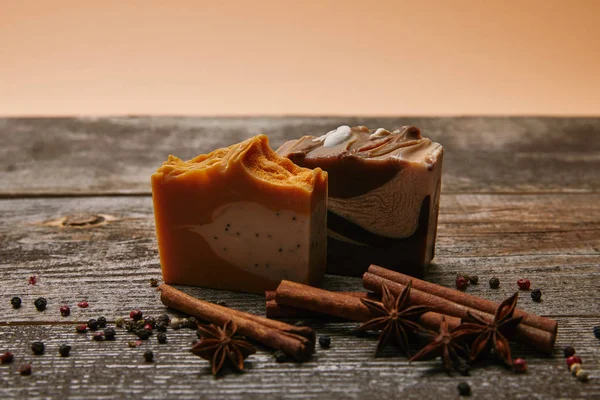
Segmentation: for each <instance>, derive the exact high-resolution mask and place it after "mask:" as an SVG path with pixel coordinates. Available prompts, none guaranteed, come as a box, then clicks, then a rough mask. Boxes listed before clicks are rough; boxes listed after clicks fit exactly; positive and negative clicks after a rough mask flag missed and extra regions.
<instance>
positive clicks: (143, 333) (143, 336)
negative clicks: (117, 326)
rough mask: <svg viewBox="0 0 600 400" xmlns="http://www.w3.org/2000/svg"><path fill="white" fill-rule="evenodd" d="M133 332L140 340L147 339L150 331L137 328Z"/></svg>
mask: <svg viewBox="0 0 600 400" xmlns="http://www.w3.org/2000/svg"><path fill="white" fill-rule="evenodd" d="M135 334H136V335H137V337H138V338H140V339H141V340H148V339H150V332H148V331H147V330H145V329H143V328H142V329H138V330H137V331H136V332H135Z"/></svg>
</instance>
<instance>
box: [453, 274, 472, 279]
mask: <svg viewBox="0 0 600 400" xmlns="http://www.w3.org/2000/svg"><path fill="white" fill-rule="evenodd" d="M459 276H462V277H463V278H465V279H466V280H469V279H470V278H471V277H470V276H469V275H467V274H458V275H456V277H457V278H458V277H459Z"/></svg>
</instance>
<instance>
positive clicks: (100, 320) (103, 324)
mask: <svg viewBox="0 0 600 400" xmlns="http://www.w3.org/2000/svg"><path fill="white" fill-rule="evenodd" d="M96 321H97V322H98V328H105V327H106V318H104V317H98V319H97V320H96Z"/></svg>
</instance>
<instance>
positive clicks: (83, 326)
mask: <svg viewBox="0 0 600 400" xmlns="http://www.w3.org/2000/svg"><path fill="white" fill-rule="evenodd" d="M75 331H77V333H85V332H87V324H79V325H77V326H75Z"/></svg>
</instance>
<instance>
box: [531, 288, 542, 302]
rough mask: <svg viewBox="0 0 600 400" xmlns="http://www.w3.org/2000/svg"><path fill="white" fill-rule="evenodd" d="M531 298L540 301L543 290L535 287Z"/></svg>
mask: <svg viewBox="0 0 600 400" xmlns="http://www.w3.org/2000/svg"><path fill="white" fill-rule="evenodd" d="M531 299H532V300H533V301H540V300H541V299H542V291H541V290H540V289H533V290H532V291H531Z"/></svg>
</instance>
